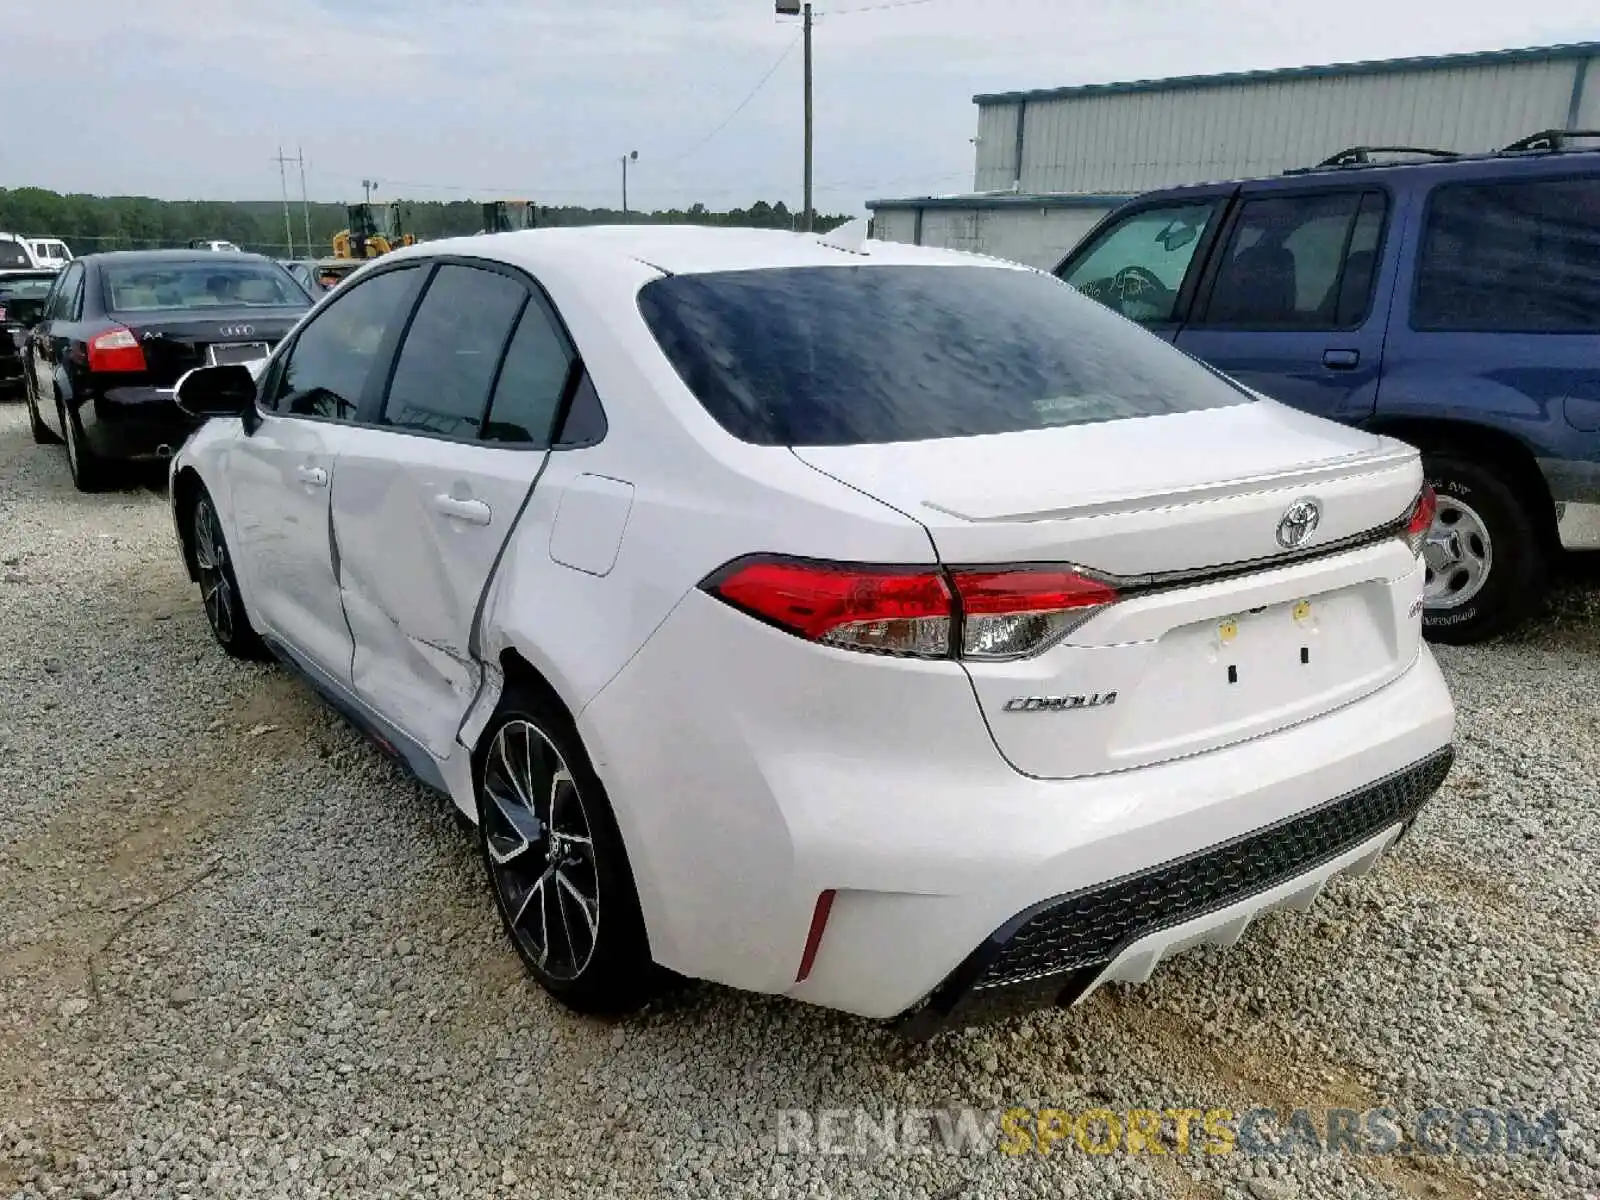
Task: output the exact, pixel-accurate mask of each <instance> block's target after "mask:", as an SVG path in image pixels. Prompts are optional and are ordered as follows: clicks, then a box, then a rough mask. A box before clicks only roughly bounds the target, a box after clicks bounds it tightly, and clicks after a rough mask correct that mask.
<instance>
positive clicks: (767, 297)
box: [639, 266, 1249, 446]
mask: <svg viewBox="0 0 1600 1200" xmlns="http://www.w3.org/2000/svg"><path fill="white" fill-rule="evenodd" d="M639 308H640V311H641V312H642V313H643V315H644V319H645V322H646V324H648V325H649V327H650V329H651V331H652V332H653V333H654V334H655V337H656V340H657V342H658V343H659V344H660V345H661V348H662V350H663V351H664V352H665V353H666V355H667V358H668V359H669V360H670V361H671V362H672V364H673V366H674V367H675V368H676V369H677V371H678V374H679V376H680V377H681V378H682V379H683V381H684V383H685V384H686V385H687V386H688V388H689V390H690V391H691V392H693V393H694V395H695V396H696V397H697V398H698V399H699V401H700V403H701V404H702V405H704V406H705V409H706V411H707V412H709V413H710V414H711V415H712V417H714V418H715V419H716V420H717V421H718V423H720V424H721V425H722V427H723V428H724V429H726V430H727V431H728V432H729V433H731V434H733V436H735V437H737V438H741V439H743V440H744V441H747V442H755V443H757V444H760V445H786V446H839V445H851V444H858V443H866V442H897V441H917V440H921V439H925V438H946V437H967V436H974V435H980V434H992V433H1013V432H1020V431H1024V430H1034V429H1048V428H1053V427H1056V426H1063V425H1081V424H1086V423H1089V422H1095V421H1111V420H1117V419H1120V418H1125V417H1145V416H1154V415H1157V414H1161V413H1172V412H1187V411H1191V410H1195V409H1205V408H1217V407H1221V406H1224V405H1230V404H1240V403H1244V402H1246V401H1247V400H1248V399H1249V397H1248V395H1247V394H1246V393H1244V392H1243V391H1241V390H1240V389H1238V388H1236V387H1234V386H1233V385H1232V384H1230V383H1228V382H1227V381H1226V380H1224V379H1223V378H1222V377H1221V376H1219V375H1217V374H1216V373H1215V372H1213V371H1211V370H1209V369H1208V368H1206V367H1203V366H1201V365H1200V364H1199V363H1197V362H1196V361H1194V360H1193V359H1191V358H1189V357H1188V356H1186V355H1184V354H1181V353H1179V352H1178V351H1176V350H1174V349H1172V347H1170V346H1168V345H1167V344H1165V343H1164V342H1162V341H1161V340H1160V339H1158V338H1154V337H1151V336H1150V335H1149V334H1148V333H1146V332H1144V331H1143V330H1141V329H1139V328H1138V327H1137V326H1135V325H1133V324H1131V323H1130V322H1128V321H1124V320H1122V319H1121V318H1119V317H1118V316H1116V315H1115V314H1114V313H1112V312H1110V311H1108V310H1107V309H1105V308H1104V307H1102V306H1101V305H1099V304H1096V303H1094V302H1093V301H1091V300H1088V299H1086V298H1085V297H1083V296H1081V295H1079V294H1078V293H1077V292H1075V291H1074V290H1073V289H1072V288H1070V287H1067V286H1065V285H1063V284H1062V283H1061V282H1060V281H1059V280H1056V279H1052V278H1051V277H1050V276H1049V275H1044V274H1041V273H1039V272H1037V271H1029V270H1024V269H1020V268H1019V269H1010V268H1005V267H989V266H848V267H796V268H786V269H767V270H750V271H730V272H717V273H711V274H705V275H675V276H671V277H668V278H665V279H658V280H655V281H653V282H651V283H649V284H646V285H645V287H644V288H643V289H642V290H641V291H640V293H639Z"/></svg>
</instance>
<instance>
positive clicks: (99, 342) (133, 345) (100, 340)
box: [89, 327, 145, 371]
mask: <svg viewBox="0 0 1600 1200" xmlns="http://www.w3.org/2000/svg"><path fill="white" fill-rule="evenodd" d="M144 369H145V363H144V348H143V347H141V346H140V345H139V339H138V338H137V337H135V336H134V334H133V331H132V330H131V329H122V328H120V327H119V328H117V329H108V330H106V331H105V332H104V333H100V334H96V335H95V336H94V337H92V338H90V339H89V370H91V371H143V370H144Z"/></svg>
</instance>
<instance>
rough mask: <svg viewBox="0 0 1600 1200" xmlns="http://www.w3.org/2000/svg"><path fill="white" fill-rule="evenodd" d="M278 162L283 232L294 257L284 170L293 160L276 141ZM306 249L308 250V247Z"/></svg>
mask: <svg viewBox="0 0 1600 1200" xmlns="http://www.w3.org/2000/svg"><path fill="white" fill-rule="evenodd" d="M274 161H276V162H277V164H278V187H279V188H280V190H281V191H282V192H283V232H284V233H285V234H287V235H288V237H289V257H290V258H293V257H294V220H293V219H292V218H291V217H290V216H289V176H288V174H287V172H286V171H285V170H284V168H285V167H287V166H288V165H289V164H290V163H292V162H293V161H294V159H292V158H287V157H285V156H284V153H283V143H281V142H280V143H278V157H277V159H276V160H274ZM306 249H307V250H308V251H309V250H310V247H309V246H307V247H306Z"/></svg>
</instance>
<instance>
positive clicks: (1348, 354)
mask: <svg viewBox="0 0 1600 1200" xmlns="http://www.w3.org/2000/svg"><path fill="white" fill-rule="evenodd" d="M1322 365H1323V366H1325V367H1327V368H1328V369H1329V370H1331V371H1349V370H1352V369H1354V368H1355V367H1359V366H1360V365H1361V351H1359V350H1324V351H1323V352H1322Z"/></svg>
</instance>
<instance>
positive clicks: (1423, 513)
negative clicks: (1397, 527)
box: [1400, 484, 1439, 554]
mask: <svg viewBox="0 0 1600 1200" xmlns="http://www.w3.org/2000/svg"><path fill="white" fill-rule="evenodd" d="M1438 511H1439V497H1438V496H1437V495H1436V494H1435V493H1434V490H1433V489H1432V488H1431V487H1429V486H1428V485H1427V484H1423V485H1422V490H1421V491H1420V492H1418V493H1417V498H1416V500H1414V501H1413V502H1412V504H1411V508H1410V510H1409V511H1408V512H1407V513H1406V518H1405V519H1406V527H1405V529H1404V530H1403V531H1402V532H1401V534H1400V537H1401V539H1402V540H1403V541H1404V542H1405V544H1406V545H1408V546H1410V547H1411V553H1413V554H1421V553H1422V539H1423V538H1425V537H1427V536H1428V530H1429V529H1431V528H1433V518H1434V514H1435V513H1437V512H1438Z"/></svg>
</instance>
